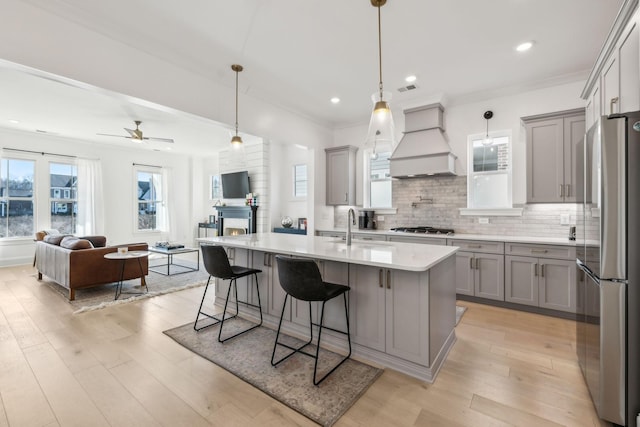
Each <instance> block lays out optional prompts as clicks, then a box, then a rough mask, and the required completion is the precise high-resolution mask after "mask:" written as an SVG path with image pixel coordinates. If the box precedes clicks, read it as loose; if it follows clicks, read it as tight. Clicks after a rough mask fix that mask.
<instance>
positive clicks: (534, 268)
mask: <svg viewBox="0 0 640 427" xmlns="http://www.w3.org/2000/svg"><path fill="white" fill-rule="evenodd" d="M533 275H534V276H535V277H538V264H537V263H536V264H533Z"/></svg>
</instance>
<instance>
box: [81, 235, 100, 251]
mask: <svg viewBox="0 0 640 427" xmlns="http://www.w3.org/2000/svg"><path fill="white" fill-rule="evenodd" d="M78 238H79V239H85V240H88V241H90V242H91V244H92V245H93V247H94V248H104V247H105V246H107V238H106V237H105V236H82V237H78Z"/></svg>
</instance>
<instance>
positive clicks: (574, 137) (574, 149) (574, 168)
mask: <svg viewBox="0 0 640 427" xmlns="http://www.w3.org/2000/svg"><path fill="white" fill-rule="evenodd" d="M584 134H585V119H584V116H583V115H580V116H574V117H567V118H565V119H564V192H563V194H564V201H565V202H566V203H575V202H576V201H577V200H578V199H577V197H576V194H577V192H578V190H579V189H578V183H579V182H582V180H581V179H580V177H579V176H578V157H579V156H581V155H583V153H582V150H581V149H582V147H584V144H583V141H584Z"/></svg>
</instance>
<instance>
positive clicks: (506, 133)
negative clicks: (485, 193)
mask: <svg viewBox="0 0 640 427" xmlns="http://www.w3.org/2000/svg"><path fill="white" fill-rule="evenodd" d="M486 135H487V134H486V133H481V134H473V135H468V136H467V208H466V210H467V211H472V210H485V211H499V210H501V209H504V210H510V209H512V208H513V137H512V132H511V130H510V129H506V130H498V131H493V132H489V137H490V138H492V139H495V138H507V143H506V145H507V146H508V148H509V151H508V159H507V160H508V167H507V169H506V170H504V171H500V170H498V171H481V172H474V157H473V156H474V150H473V148H474V147H473V143H474V142H476V141H480V140H484V139H485V138H486ZM489 175H494V176H495V175H506V177H507V190H506V191H507V206H483V207H476V206H472V203H473V200H474V197H473V196H474V191H473V189H474V186H473V180H474V178H475V177H476V176H489Z"/></svg>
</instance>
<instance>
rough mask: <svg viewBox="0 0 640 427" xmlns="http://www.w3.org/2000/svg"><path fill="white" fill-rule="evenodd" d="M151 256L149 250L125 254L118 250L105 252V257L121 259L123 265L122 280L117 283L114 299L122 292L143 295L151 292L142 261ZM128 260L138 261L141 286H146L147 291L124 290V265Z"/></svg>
mask: <svg viewBox="0 0 640 427" xmlns="http://www.w3.org/2000/svg"><path fill="white" fill-rule="evenodd" d="M148 256H149V252H147V251H129V252H125V253H123V254H121V253H118V252H110V253H108V254H105V255H104V257H105V258H106V259H112V260H115V261H118V260H119V261H120V263H121V267H120V281H119V282H118V284H117V285H116V295H115V297H114V298H113V299H114V300H117V299H118V298H119V297H120V295H122V294H126V295H143V294H146V293H147V292H149V288H148V287H147V281H146V280H145V278H144V270H143V268H142V262H141V259H142V258H145V257H148ZM128 260H137V261H138V266H139V267H140V287H144V288H145V291H144V292H122V283H123V282H124V267H125V265H126V264H127V261H128Z"/></svg>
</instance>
